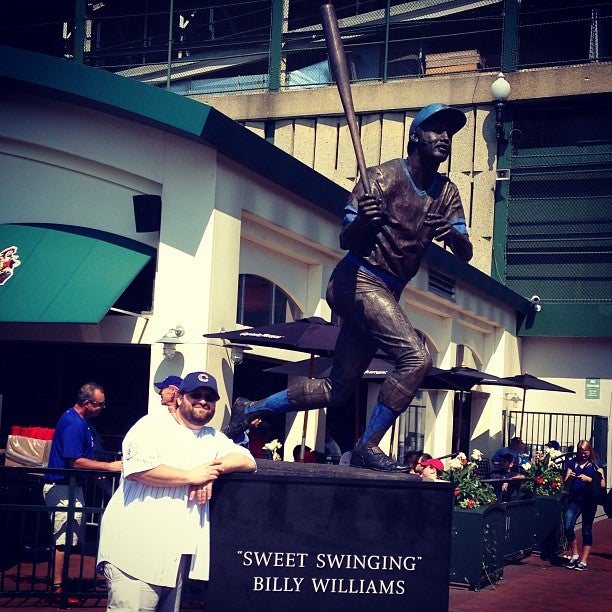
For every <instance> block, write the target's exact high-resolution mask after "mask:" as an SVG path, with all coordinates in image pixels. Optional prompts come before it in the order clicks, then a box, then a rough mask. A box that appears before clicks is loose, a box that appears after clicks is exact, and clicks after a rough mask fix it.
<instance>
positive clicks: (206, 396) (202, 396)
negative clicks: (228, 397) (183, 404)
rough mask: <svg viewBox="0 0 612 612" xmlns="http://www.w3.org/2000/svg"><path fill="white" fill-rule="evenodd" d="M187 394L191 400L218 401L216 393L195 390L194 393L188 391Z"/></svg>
mask: <svg viewBox="0 0 612 612" xmlns="http://www.w3.org/2000/svg"><path fill="white" fill-rule="evenodd" d="M186 395H187V397H188V398H189V399H190V400H194V401H196V402H199V401H201V400H204V401H205V402H216V401H217V396H216V395H213V394H212V393H203V392H202V391H193V392H192V393H186Z"/></svg>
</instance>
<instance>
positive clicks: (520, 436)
mask: <svg viewBox="0 0 612 612" xmlns="http://www.w3.org/2000/svg"><path fill="white" fill-rule="evenodd" d="M526 395H527V389H523V405H522V406H521V426H520V427H519V438H520V439H521V440H522V439H523V418H524V416H525V396H526Z"/></svg>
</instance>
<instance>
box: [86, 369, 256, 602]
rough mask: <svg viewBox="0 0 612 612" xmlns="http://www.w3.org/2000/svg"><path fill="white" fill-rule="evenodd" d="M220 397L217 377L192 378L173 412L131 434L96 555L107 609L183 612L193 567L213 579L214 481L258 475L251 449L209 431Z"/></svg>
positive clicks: (195, 574) (200, 576)
mask: <svg viewBox="0 0 612 612" xmlns="http://www.w3.org/2000/svg"><path fill="white" fill-rule="evenodd" d="M218 399H219V393H218V390H217V381H216V380H215V379H214V377H213V376H211V375H210V374H208V373H206V372H193V373H191V374H188V375H187V376H186V377H185V379H184V380H183V382H182V383H181V386H180V388H179V393H178V402H177V403H178V406H177V410H176V411H175V412H174V413H166V414H163V415H157V414H156V415H147V416H145V417H143V418H142V419H140V420H139V421H138V422H137V423H136V424H135V425H134V426H133V427H132V428H131V429H130V431H128V433H127V434H126V436H125V439H124V441H123V473H122V478H121V482H120V485H119V488H118V489H117V491H116V492H115V494H114V495H113V497H112V498H111V500H110V502H109V504H108V507H107V508H106V510H105V512H104V516H103V518H102V523H101V530H100V546H99V550H98V571H100V572H102V573H103V574H104V576H105V577H106V581H107V585H108V609H109V610H112V609H115V610H142V609H146V610H161V611H171V610H176V611H178V610H179V607H180V599H181V587H182V575H183V569H184V568H186V567H187V563H188V562H189V563H190V566H189V577H190V578H192V579H195V580H207V579H208V571H209V545H210V538H209V533H210V532H209V529H210V526H209V510H208V501H209V500H210V498H211V494H212V485H213V482H214V481H215V480H216V479H217V478H218V477H219V475H221V474H224V473H228V472H237V471H242V472H252V471H255V469H256V464H255V460H254V459H253V457H252V455H251V453H250V452H249V451H248V450H247V449H245V448H242V447H240V446H238V445H237V444H235V443H234V442H232V441H231V440H230V439H229V438H227V436H225V435H224V434H222V433H221V432H219V431H216V430H215V429H213V428H211V427H206V424H207V423H208V422H209V421H210V420H211V419H212V417H213V415H214V413H215V406H216V402H217V400H218Z"/></svg>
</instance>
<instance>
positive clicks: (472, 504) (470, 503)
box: [467, 499, 474, 508]
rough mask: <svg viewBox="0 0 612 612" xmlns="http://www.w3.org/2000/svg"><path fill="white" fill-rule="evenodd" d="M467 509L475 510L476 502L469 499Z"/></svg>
mask: <svg viewBox="0 0 612 612" xmlns="http://www.w3.org/2000/svg"><path fill="white" fill-rule="evenodd" d="M467 507H468V508H473V507H474V500H473V499H468V503H467Z"/></svg>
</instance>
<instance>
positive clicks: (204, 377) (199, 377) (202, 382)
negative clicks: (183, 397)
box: [179, 372, 220, 399]
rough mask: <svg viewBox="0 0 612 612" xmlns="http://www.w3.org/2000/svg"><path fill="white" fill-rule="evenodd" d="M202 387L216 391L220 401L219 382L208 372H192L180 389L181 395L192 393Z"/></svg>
mask: <svg viewBox="0 0 612 612" xmlns="http://www.w3.org/2000/svg"><path fill="white" fill-rule="evenodd" d="M200 387H205V388H207V389H210V390H211V391H214V392H215V394H216V395H217V399H219V397H220V396H219V391H218V390H217V381H216V379H215V377H214V376H213V375H212V374H209V373H208V372H191V374H187V376H185V378H184V380H183V382H182V383H181V386H180V387H179V393H191V392H192V391H195V390H196V389H199V388H200Z"/></svg>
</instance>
